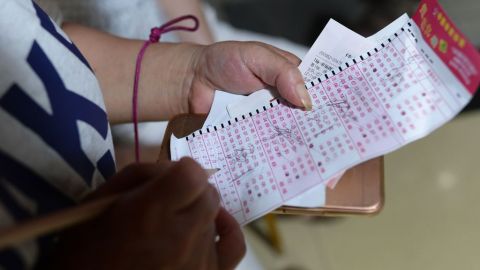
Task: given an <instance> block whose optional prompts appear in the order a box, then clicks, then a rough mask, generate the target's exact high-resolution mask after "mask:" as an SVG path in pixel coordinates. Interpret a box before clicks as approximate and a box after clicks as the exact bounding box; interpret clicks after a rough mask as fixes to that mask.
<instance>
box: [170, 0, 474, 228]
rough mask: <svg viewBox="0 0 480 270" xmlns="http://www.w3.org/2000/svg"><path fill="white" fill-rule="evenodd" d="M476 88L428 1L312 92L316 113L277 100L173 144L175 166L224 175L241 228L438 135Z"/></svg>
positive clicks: (461, 49)
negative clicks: (359, 167) (340, 176)
mask: <svg viewBox="0 0 480 270" xmlns="http://www.w3.org/2000/svg"><path fill="white" fill-rule="evenodd" d="M446 25H448V27H446ZM450 29H453V30H450ZM479 82H480V55H479V54H478V52H477V51H476V49H475V48H474V47H473V46H472V45H471V44H470V43H469V42H468V40H467V39H466V38H465V37H464V36H463V35H462V34H461V33H460V31H459V30H458V29H457V28H456V27H455V26H454V24H453V23H452V22H451V21H450V20H449V19H448V17H447V16H446V14H445V12H444V11H443V10H442V9H441V7H440V6H439V5H438V3H437V2H436V1H434V0H425V1H422V3H421V4H420V8H419V10H418V11H417V13H416V14H415V16H414V20H409V21H408V23H407V24H406V25H404V26H403V27H401V28H400V29H398V31H397V32H395V33H394V35H392V36H391V37H390V38H388V39H387V41H386V42H385V43H382V44H380V45H379V46H377V47H375V48H373V49H372V50H371V51H368V52H366V53H364V54H361V55H360V56H359V57H355V58H352V60H351V61H348V62H346V63H344V64H342V65H341V66H340V67H338V68H335V69H333V70H331V71H330V72H328V73H327V74H324V75H322V76H320V77H319V78H316V79H315V80H314V81H311V82H309V83H308V84H307V85H306V87H307V89H308V91H309V93H310V95H311V97H312V100H313V109H312V110H311V111H308V112H306V111H303V110H301V109H298V108H294V107H292V106H290V105H289V104H288V103H287V102H285V101H283V100H282V99H276V100H275V101H273V102H271V103H270V104H269V105H268V106H263V107H262V108H258V109H256V110H255V111H252V112H249V113H248V114H244V115H242V116H240V117H236V118H235V119H233V120H229V121H227V122H226V123H222V124H220V125H215V126H213V127H210V128H206V129H202V130H198V131H196V132H194V133H192V134H191V135H189V136H187V137H185V138H180V139H176V138H172V140H173V141H174V142H173V143H172V144H171V146H172V147H171V153H172V158H173V159H178V158H180V157H183V156H190V157H192V158H194V159H195V160H197V161H198V162H199V163H200V164H201V165H202V166H204V167H205V168H219V169H220V171H219V172H217V173H216V174H215V175H213V176H212V177H210V179H209V181H210V182H211V183H212V184H213V185H214V186H215V187H216V188H217V190H218V191H219V194H220V195H221V198H222V206H223V207H225V209H227V211H229V213H231V214H232V215H233V216H234V217H235V218H236V219H237V221H238V222H239V223H240V224H245V223H247V222H249V221H252V220H254V219H255V218H258V217H260V216H262V215H264V214H265V213H268V212H269V211H271V210H273V209H275V208H277V207H279V206H280V205H282V204H283V203H285V202H286V201H288V200H290V199H292V198H294V197H296V196H298V195H300V194H302V193H304V192H305V191H307V190H309V189H311V188H312V187H315V186H316V185H318V184H321V183H323V182H324V181H326V180H328V179H330V178H331V177H333V176H334V175H336V174H337V173H339V172H341V171H343V170H345V169H348V168H350V167H352V166H354V165H356V164H359V163H361V162H364V161H366V160H369V159H371V158H374V157H377V156H380V155H383V154H386V153H388V152H391V151H394V150H396V149H398V148H400V147H402V146H404V145H405V144H407V143H409V142H412V141H414V140H416V139H419V138H421V137H423V136H425V135H427V134H428V133H430V132H432V131H433V130H435V129H436V128H438V127H440V126H441V125H443V124H444V123H446V122H447V121H449V120H450V119H452V118H453V117H454V116H455V115H456V114H457V113H458V112H459V111H460V110H461V109H462V108H463V107H464V106H465V105H466V104H467V102H468V101H469V100H470V99H471V97H472V95H473V94H474V93H475V91H476V88H477V87H478V85H479Z"/></svg>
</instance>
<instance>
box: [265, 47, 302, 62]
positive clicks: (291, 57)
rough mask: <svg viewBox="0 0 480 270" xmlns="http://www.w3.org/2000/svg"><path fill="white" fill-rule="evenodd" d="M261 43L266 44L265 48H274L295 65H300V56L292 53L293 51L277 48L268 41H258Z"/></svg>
mask: <svg viewBox="0 0 480 270" xmlns="http://www.w3.org/2000/svg"><path fill="white" fill-rule="evenodd" d="M257 43H258V44H259V45H261V46H264V47H265V48H268V49H270V50H273V51H275V52H276V53H278V54H280V55H281V56H283V57H285V58H287V60H288V61H289V62H290V63H292V64H294V65H295V66H298V65H300V62H301V60H300V58H298V57H297V56H296V55H295V54H293V53H291V52H288V51H285V50H282V49H280V48H277V47H275V46H272V45H270V44H266V43H261V42H257Z"/></svg>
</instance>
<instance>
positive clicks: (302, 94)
mask: <svg viewBox="0 0 480 270" xmlns="http://www.w3.org/2000/svg"><path fill="white" fill-rule="evenodd" d="M296 90H297V95H298V97H299V98H300V101H301V102H302V104H303V107H305V110H307V111H311V110H312V99H310V95H309V94H308V91H307V89H306V88H305V85H303V84H300V85H298V86H297V88H296Z"/></svg>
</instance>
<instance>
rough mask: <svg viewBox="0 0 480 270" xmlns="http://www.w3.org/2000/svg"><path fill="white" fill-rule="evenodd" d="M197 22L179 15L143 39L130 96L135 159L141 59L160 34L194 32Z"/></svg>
mask: <svg viewBox="0 0 480 270" xmlns="http://www.w3.org/2000/svg"><path fill="white" fill-rule="evenodd" d="M186 20H192V21H193V22H194V25H193V26H192V27H188V26H181V25H176V24H177V23H179V22H182V21H186ZM198 26H199V22H198V19H197V17H195V16H193V15H185V16H180V17H177V18H175V19H172V20H170V21H168V22H166V23H165V24H163V25H162V26H160V27H154V28H152V30H151V31H150V38H149V40H147V41H145V43H144V44H143V46H142V48H141V49H140V51H139V52H138V55H137V62H136V66H135V78H134V81H133V97H132V121H133V130H134V133H135V139H134V140H135V161H136V162H139V161H140V146H139V140H138V113H137V112H138V82H139V81H140V70H141V68H142V60H143V56H144V55H145V51H146V50H147V48H148V46H150V44H153V43H156V42H158V41H159V40H160V37H161V36H162V34H165V33H168V32H171V31H190V32H194V31H196V30H197V29H198Z"/></svg>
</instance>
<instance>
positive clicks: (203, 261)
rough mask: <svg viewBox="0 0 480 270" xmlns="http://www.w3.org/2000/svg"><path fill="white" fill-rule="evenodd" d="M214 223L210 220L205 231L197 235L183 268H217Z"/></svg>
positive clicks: (207, 269)
mask: <svg viewBox="0 0 480 270" xmlns="http://www.w3.org/2000/svg"><path fill="white" fill-rule="evenodd" d="M216 235H217V233H216V230H215V224H214V223H213V222H212V223H211V224H210V226H209V228H208V230H207V231H205V232H204V233H202V234H200V235H198V238H197V239H196V240H197V241H196V244H195V246H193V247H192V249H191V251H190V252H191V255H190V258H192V259H191V260H189V262H188V264H187V267H185V269H199V270H203V269H204V270H210V269H218V266H217V263H218V262H217V252H216V249H215V236H216Z"/></svg>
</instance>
